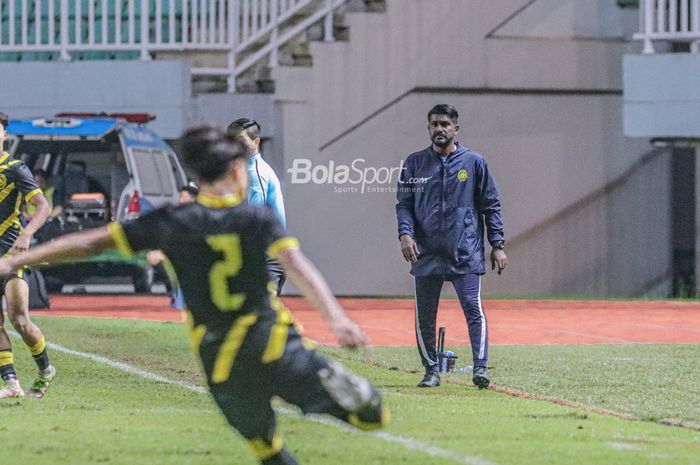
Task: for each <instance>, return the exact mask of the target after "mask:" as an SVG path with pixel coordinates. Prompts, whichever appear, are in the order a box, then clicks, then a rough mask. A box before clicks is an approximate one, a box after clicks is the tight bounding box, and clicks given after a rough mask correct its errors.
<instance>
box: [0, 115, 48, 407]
mask: <svg viewBox="0 0 700 465" xmlns="http://www.w3.org/2000/svg"><path fill="white" fill-rule="evenodd" d="M7 123H8V118H7V115H6V114H4V113H0V154H2V155H1V156H0V255H2V256H3V257H10V256H15V257H17V256H20V255H21V254H23V253H25V252H27V250H28V249H29V243H30V242H31V240H32V236H33V235H34V233H36V232H37V230H38V229H39V228H40V227H41V226H42V225H43V224H44V222H45V221H46V218H47V217H48V215H49V204H48V202H47V201H46V198H45V197H44V194H42V192H41V189H40V188H39V186H38V185H37V183H36V181H35V180H34V178H33V177H32V173H31V172H30V171H29V168H27V167H26V166H25V165H24V163H22V162H21V161H19V160H12V159H11V158H10V154H9V153H6V152H3V143H4V142H5V139H6V138H7ZM23 201H24V202H29V203H31V204H32V207H33V208H34V214H33V215H32V219H31V220H30V221H29V223H27V225H26V226H24V227H23V226H22V222H21V219H20V211H21V208H22V202H23ZM28 273H29V270H28V269H26V268H25V267H18V268H17V269H16V270H15V271H14V272H12V273H8V274H5V275H4V276H5V277H4V280H3V282H2V286H3V292H4V294H5V300H6V301H7V316H8V317H9V319H10V322H12V326H14V328H15V329H16V330H17V332H18V333H19V334H20V336H21V337H22V340H23V341H24V343H25V344H26V345H27V347H28V348H29V351H30V352H31V354H32V357H34V361H35V362H36V365H37V367H38V368H39V375H38V377H37V379H36V380H35V381H34V384H32V387H31V389H30V390H29V391H28V392H27V395H30V396H32V397H43V396H44V394H45V393H46V389H47V388H48V387H49V384H50V383H51V381H53V379H54V377H55V376H56V369H55V368H54V367H53V366H52V365H51V363H50V362H49V355H48V353H47V351H46V342H45V340H44V335H43V334H42V333H41V330H40V329H39V327H38V326H36V325H35V324H34V323H32V321H31V320H30V319H29V285H28V283H27V275H28ZM4 319H5V318H4V315H3V312H2V310H1V309H0V377H2V380H3V383H4V387H3V388H2V389H0V398H4V397H22V396H23V395H24V391H23V390H22V388H21V386H20V384H19V381H18V380H17V372H16V371H15V365H14V358H13V356H12V343H11V342H10V338H9V336H8V334H7V331H5V327H4V323H5V321H4Z"/></svg>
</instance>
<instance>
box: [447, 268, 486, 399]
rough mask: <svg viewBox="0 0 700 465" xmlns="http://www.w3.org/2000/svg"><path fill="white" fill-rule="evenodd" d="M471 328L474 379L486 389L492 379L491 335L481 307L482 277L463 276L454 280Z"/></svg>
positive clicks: (475, 382)
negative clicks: (490, 365) (490, 368)
mask: <svg viewBox="0 0 700 465" xmlns="http://www.w3.org/2000/svg"><path fill="white" fill-rule="evenodd" d="M452 285H453V286H454V288H455V291H456V292H457V296H458V297H459V302H460V304H461V306H462V311H463V312H464V316H465V317H466V319H467V326H468V327H469V339H470V341H471V346H472V356H473V359H474V373H473V376H472V379H473V381H474V384H476V385H477V386H478V387H479V388H482V389H483V388H486V387H488V385H489V382H490V379H489V374H488V370H487V368H486V364H487V362H488V359H489V334H488V325H487V323H486V315H484V310H483V307H482V305H481V275H478V274H463V275H459V276H456V277H455V278H454V279H453V280H452Z"/></svg>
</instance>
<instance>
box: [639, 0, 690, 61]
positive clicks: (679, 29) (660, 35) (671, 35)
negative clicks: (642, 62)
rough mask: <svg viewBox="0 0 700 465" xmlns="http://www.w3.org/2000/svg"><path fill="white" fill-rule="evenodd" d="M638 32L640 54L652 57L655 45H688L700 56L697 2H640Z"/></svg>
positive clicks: (669, 0)
mask: <svg viewBox="0 0 700 465" xmlns="http://www.w3.org/2000/svg"><path fill="white" fill-rule="evenodd" d="M639 31H640V32H638V33H636V34H634V38H635V39H637V40H642V41H644V48H643V50H642V52H643V53H647V54H649V53H654V52H655V50H654V41H666V42H690V44H691V46H690V51H691V52H692V53H699V52H700V0H641V3H640V8H639Z"/></svg>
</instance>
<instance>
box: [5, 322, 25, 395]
mask: <svg viewBox="0 0 700 465" xmlns="http://www.w3.org/2000/svg"><path fill="white" fill-rule="evenodd" d="M14 363H15V362H14V359H13V357H12V343H11V342H10V338H9V336H8V335H7V331H5V317H4V314H3V312H2V309H0V378H2V382H3V387H2V388H0V398H5V397H22V396H23V395H24V391H22V388H21V387H20V385H19V381H17V372H16V371H15V364H14Z"/></svg>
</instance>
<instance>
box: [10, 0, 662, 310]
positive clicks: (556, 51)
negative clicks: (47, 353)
mask: <svg viewBox="0 0 700 465" xmlns="http://www.w3.org/2000/svg"><path fill="white" fill-rule="evenodd" d="M584 3H585V5H584ZM613 3H614V2H607V1H606V0H595V1H591V2H582V1H581V0H560V1H554V0H535V1H531V0H470V1H468V2H466V1H463V0H387V10H386V12H385V13H372V14H369V13H349V14H348V15H347V17H346V24H348V26H349V28H350V29H349V30H350V41H349V42H336V43H325V42H314V43H312V44H311V53H312V55H313V66H312V67H310V68H291V67H278V68H276V69H275V70H274V78H275V80H276V88H277V91H276V93H275V94H274V95H272V96H269V95H268V96H261V95H255V96H250V95H248V96H246V95H236V96H232V95H200V96H194V97H193V96H192V95H191V94H190V90H189V89H190V78H189V67H188V64H187V63H186V62H165V61H155V62H150V63H142V62H79V63H22V64H10V63H0V73H1V75H2V76H3V86H2V87H0V101H2V105H3V107H2V110H3V111H7V112H8V113H10V114H11V115H12V116H33V115H43V114H51V113H54V112H58V111H65V110H75V111H108V112H110V111H149V112H153V113H156V114H157V115H158V120H157V121H156V124H155V129H156V130H158V131H159V132H160V133H161V134H163V135H165V136H166V137H169V138H176V137H178V135H179V134H180V133H181V131H182V129H183V128H184V127H186V126H188V125H190V124H193V123H197V122H203V121H213V122H218V123H220V124H222V125H225V124H228V122H230V121H231V120H232V119H235V118H237V117H240V116H251V117H253V118H255V119H257V120H259V121H260V122H261V124H262V125H263V135H264V136H265V137H268V138H269V141H268V142H267V145H266V147H265V156H266V157H267V159H268V160H269V161H270V162H271V164H272V165H273V167H274V168H275V169H276V170H277V172H278V174H280V177H281V178H282V180H283V183H284V184H285V186H284V188H285V194H286V206H287V211H288V221H289V228H290V230H291V232H292V233H294V234H296V235H298V236H299V237H300V238H301V240H302V244H303V246H304V249H305V250H306V252H307V253H308V254H309V255H310V256H311V258H312V259H313V260H314V261H315V262H316V263H317V264H318V265H319V267H320V268H321V270H322V271H323V272H324V273H325V275H326V276H327V277H328V279H329V281H330V283H331V285H332V287H333V289H334V290H335V291H336V292H338V293H340V294H354V295H375V294H385V295H386V294H392V295H409V294H412V292H413V285H412V280H411V278H410V276H409V274H408V266H407V264H406V263H405V262H403V260H402V258H401V255H400V251H399V246H398V241H397V238H396V224H395V214H394V203H395V200H394V198H395V197H394V193H393V192H392V189H391V188H392V187H393V185H394V182H395V180H396V176H395V174H396V170H397V169H398V166H399V163H400V161H401V159H402V158H404V157H405V156H406V155H407V154H409V153H411V152H413V151H416V150H419V149H421V148H424V147H425V146H427V145H428V143H429V141H428V137H427V132H426V112H427V110H428V109H429V108H430V107H431V106H432V105H434V104H436V103H441V102H449V103H452V104H453V105H455V106H456V107H457V108H458V109H459V110H460V112H461V114H462V118H461V125H462V132H461V135H460V140H461V141H462V142H463V143H465V144H466V145H469V146H470V147H472V148H474V149H476V150H477V151H480V152H483V153H484V154H485V155H486V157H487V159H488V161H489V163H490V166H491V169H492V172H493V174H494V176H495V178H496V181H497V183H498V186H499V189H500V191H501V196H502V202H503V208H504V220H505V225H506V235H507V238H508V242H509V245H508V248H507V252H508V254H509V257H510V259H511V263H512V264H511V267H510V269H508V270H507V272H506V273H505V274H504V275H503V276H502V277H500V278H498V277H496V276H495V275H494V274H492V273H489V274H488V275H487V278H486V280H485V292H486V293H488V294H491V295H494V294H498V295H521V296H522V295H533V296H536V295H544V294H546V295H552V294H553V295H572V294H577V295H591V296H592V295H640V294H648V295H657V294H663V293H665V292H666V291H667V289H668V278H667V277H668V270H669V266H670V234H671V232H670V231H671V226H670V217H669V216H670V215H669V213H668V212H669V208H668V206H669V205H670V203H669V202H670V192H669V187H668V186H669V182H670V181H669V176H670V174H669V173H670V168H669V166H670V159H669V155H668V153H666V152H663V151H660V152H651V151H650V150H651V147H650V146H649V144H648V141H647V140H644V139H626V138H625V137H624V136H623V126H622V124H623V112H622V105H623V102H622V72H621V71H622V56H623V54H624V53H625V52H627V53H630V52H636V51H638V50H639V48H640V45H639V44H636V43H629V42H626V40H625V38H626V37H629V35H630V33H631V30H630V28H631V27H632V26H631V24H632V25H633V23H635V22H634V21H632V20H631V16H630V15H629V14H628V13H623V12H620V11H619V10H617V9H616V8H615V7H614V6H613ZM300 159H304V160H309V163H311V164H312V166H313V167H317V171H316V175H317V179H320V178H321V175H322V174H323V169H324V168H323V167H326V168H325V169H328V168H327V167H329V166H330V165H331V164H334V165H335V166H336V167H337V166H338V165H341V164H343V165H351V164H352V163H353V162H355V163H356V165H355V166H358V167H362V168H371V169H374V170H380V169H383V172H384V173H388V172H389V171H390V170H392V169H394V172H393V173H394V177H393V178H391V179H390V180H382V181H386V182H375V183H372V185H371V186H369V187H372V188H375V189H374V190H373V191H371V192H370V191H369V190H368V189H365V191H364V192H352V191H351V189H349V188H357V189H360V186H357V185H350V184H345V185H342V186H341V185H334V184H333V183H330V184H329V183H325V184H314V183H307V184H301V183H293V182H292V173H291V172H289V170H290V169H291V168H293V167H294V166H295V163H299V160H300ZM356 160H360V161H356ZM370 171H371V170H370ZM336 188H345V189H346V190H345V191H343V192H339V191H338V189H336ZM380 188H382V189H383V191H382V189H380ZM287 289H288V290H289V291H290V292H294V288H293V287H292V286H289V287H288V288H287Z"/></svg>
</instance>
